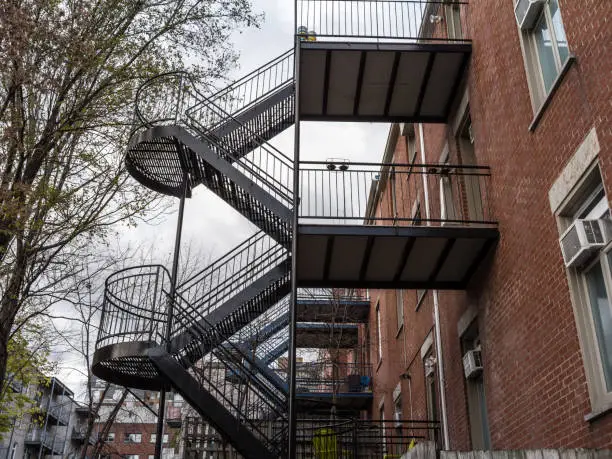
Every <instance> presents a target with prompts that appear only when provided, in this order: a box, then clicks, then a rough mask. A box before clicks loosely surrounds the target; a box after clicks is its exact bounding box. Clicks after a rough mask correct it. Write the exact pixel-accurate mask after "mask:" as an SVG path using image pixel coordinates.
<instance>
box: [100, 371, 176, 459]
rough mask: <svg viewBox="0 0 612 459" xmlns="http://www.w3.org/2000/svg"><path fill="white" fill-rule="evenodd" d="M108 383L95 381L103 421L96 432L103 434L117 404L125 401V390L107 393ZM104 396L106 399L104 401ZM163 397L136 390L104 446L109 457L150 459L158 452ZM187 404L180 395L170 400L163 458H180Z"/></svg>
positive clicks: (168, 401)
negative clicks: (183, 409)
mask: <svg viewBox="0 0 612 459" xmlns="http://www.w3.org/2000/svg"><path fill="white" fill-rule="evenodd" d="M104 387H105V383H104V382H103V381H101V380H99V379H97V378H95V379H94V381H93V398H94V400H96V401H98V400H99V401H100V403H101V406H100V409H99V422H97V423H96V424H95V430H96V431H98V432H100V433H102V432H103V430H104V427H105V423H106V420H107V419H108V417H109V416H110V415H111V413H112V412H113V410H114V409H115V406H116V404H117V403H119V402H120V401H121V398H122V395H123V391H124V388H123V387H120V386H111V387H110V388H109V389H108V390H107V391H106V392H104ZM102 394H105V395H104V398H102ZM158 407H159V394H158V393H157V392H152V391H144V390H133V391H132V392H131V393H129V394H128V395H127V396H126V398H125V400H124V401H123V403H121V406H120V408H119V411H118V412H117V414H116V416H115V418H114V421H113V423H112V425H111V426H110V429H109V430H108V435H107V436H106V441H105V444H104V447H103V455H104V457H107V458H109V459H110V458H128V459H150V458H152V457H154V453H155V439H156V437H157V435H156V433H157V416H156V413H157V409H158ZM182 407H183V401H182V399H181V398H180V396H174V397H170V399H169V400H166V416H167V422H166V424H165V427H164V438H163V443H162V448H163V449H162V458H165V459H174V458H175V457H180V456H181V454H180V448H181V444H180V432H179V428H180V424H181V422H180V421H181V417H182V416H181V409H182Z"/></svg>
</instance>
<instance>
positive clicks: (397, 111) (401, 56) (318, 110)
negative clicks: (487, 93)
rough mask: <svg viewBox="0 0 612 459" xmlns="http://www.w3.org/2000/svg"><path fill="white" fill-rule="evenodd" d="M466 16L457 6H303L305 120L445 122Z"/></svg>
mask: <svg viewBox="0 0 612 459" xmlns="http://www.w3.org/2000/svg"><path fill="white" fill-rule="evenodd" d="M466 14H467V3H466V2H464V1H453V0H450V1H449V0H434V1H430V0H298V1H297V21H298V26H299V30H298V37H299V38H300V40H299V48H300V49H299V67H298V69H299V70H298V78H299V80H298V81H299V84H298V90H299V101H300V113H299V116H300V119H301V120H304V121H308V120H320V121H323V120H327V121H334V120H336V121H387V122H388V121H398V122H399V121H403V122H424V123H425V122H429V123H444V122H446V121H447V120H448V116H449V113H450V110H451V105H452V103H453V100H454V98H455V94H456V92H457V89H458V87H459V85H460V83H461V81H462V79H463V78H464V75H465V70H466V68H467V64H468V61H469V57H470V54H471V50H472V46H471V41H470V40H469V35H468V33H467V30H466V27H465V26H464V25H462V24H465V22H466V21H465V18H466Z"/></svg>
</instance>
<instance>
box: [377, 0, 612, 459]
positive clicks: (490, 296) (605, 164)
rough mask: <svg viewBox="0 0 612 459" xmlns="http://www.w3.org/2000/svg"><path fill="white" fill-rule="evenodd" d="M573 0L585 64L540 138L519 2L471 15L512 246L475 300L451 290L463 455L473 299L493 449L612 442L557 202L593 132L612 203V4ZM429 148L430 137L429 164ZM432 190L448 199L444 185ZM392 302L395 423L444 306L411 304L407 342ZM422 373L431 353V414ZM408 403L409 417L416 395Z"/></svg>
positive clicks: (451, 365)
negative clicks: (582, 339)
mask: <svg viewBox="0 0 612 459" xmlns="http://www.w3.org/2000/svg"><path fill="white" fill-rule="evenodd" d="M559 1H560V4H561V13H562V16H563V21H564V26H565V30H566V33H567V37H568V42H569V46H570V51H571V52H572V53H573V54H575V55H576V58H577V61H576V63H575V64H574V65H573V66H572V67H571V68H570V69H569V72H568V73H567V75H566V76H565V78H564V79H563V81H562V83H561V85H560V87H559V89H558V90H557V92H556V93H555V94H554V96H553V97H552V99H551V103H550V105H549V107H548V108H547V109H546V111H545V112H544V114H543V116H542V119H541V121H540V122H539V124H538V125H537V127H536V128H535V130H534V131H533V132H529V130H528V127H529V125H530V124H531V122H532V120H533V118H534V113H533V110H532V107H531V102H530V98H529V91H528V86H527V79H526V74H525V70H524V63H523V57H522V54H521V47H520V42H519V34H518V30H517V27H516V22H515V19H514V12H513V2H512V1H511V0H486V1H482V0H481V1H472V2H471V4H470V8H469V15H468V18H469V22H470V24H469V29H470V31H471V37H472V39H473V56H472V59H471V65H470V70H469V79H468V87H469V94H470V112H471V117H472V127H473V132H474V137H475V139H476V140H475V144H474V146H475V151H476V157H477V159H478V162H479V163H480V164H482V165H489V166H491V170H492V180H491V182H490V187H489V190H488V192H489V197H490V199H491V206H492V211H493V214H494V216H495V217H496V218H497V220H498V221H499V229H500V233H501V240H500V242H499V245H498V247H497V249H496V251H495V253H494V254H493V256H492V259H491V260H489V261H488V262H487V263H486V264H485V266H484V267H483V269H482V270H481V272H480V273H478V275H477V276H476V278H475V279H473V282H472V284H471V287H470V290H469V291H467V292H441V293H440V314H441V320H442V328H441V330H442V342H443V352H444V359H445V363H446V365H445V373H446V393H447V401H448V403H447V408H448V417H449V431H450V437H451V447H452V448H454V449H469V448H470V447H471V445H470V436H469V426H468V420H467V402H466V398H465V381H464V377H463V369H462V364H461V350H460V346H459V336H458V335H457V321H458V320H459V318H460V317H461V315H462V314H463V313H464V312H465V310H466V308H467V306H468V305H469V304H472V305H475V306H476V307H477V309H478V321H479V329H480V336H481V339H482V342H483V357H484V366H485V372H484V380H485V389H486V395H487V409H488V415H489V423H490V430H491V438H492V443H493V448H494V449H512V448H541V447H591V448H596V447H612V414H608V415H604V416H602V417H601V418H599V419H598V420H595V421H592V422H590V423H589V422H586V421H585V420H584V416H585V415H587V414H588V413H589V412H590V411H591V408H590V403H589V397H588V391H587V385H586V378H585V373H584V367H583V361H582V357H581V353H580V348H579V343H578V336H577V330H576V325H575V321H574V316H573V311H572V306H571V302H570V296H569V289H568V284H567V278H566V273H565V270H564V268H563V263H562V258H561V252H560V250H559V244H558V237H559V234H558V229H557V225H556V221H555V218H554V216H553V215H552V213H551V210H550V205H549V201H548V191H549V189H550V187H551V185H552V184H553V182H554V180H555V179H556V178H557V176H558V175H559V174H560V172H561V171H562V169H563V167H564V165H565V164H566V163H567V161H568V160H569V158H570V157H571V155H572V154H573V153H574V152H575V151H576V149H577V148H578V146H579V145H580V143H581V142H582V141H583V139H584V138H585V137H586V135H587V133H588V132H589V131H590V130H591V128H592V127H595V128H596V130H597V136H598V139H599V143H600V146H601V151H600V154H599V163H600V166H601V169H602V175H603V179H604V185H605V187H606V190H607V193H608V196H610V193H612V175H611V174H612V123H611V121H612V116H611V114H612V104H611V102H610V101H611V100H612V52H611V47H610V46H611V45H610V43H611V42H612V26H611V25H610V20H611V18H612V1H607V0H559ZM416 131H417V135H418V129H416ZM424 140H425V150H426V154H427V158H426V159H427V161H428V162H437V161H438V159H439V157H440V154H441V152H442V150H443V148H444V145H445V144H446V142H447V141H448V142H449V149H450V158H451V162H460V158H458V156H457V148H456V145H455V144H454V141H453V138H452V136H451V134H450V133H449V127H448V126H443V125H427V126H424ZM400 143H401V139H400ZM419 145H420V143H419V141H418V140H417V146H418V147H419V156H418V158H417V162H420V146H419ZM396 160H398V159H397V158H396ZM401 162H405V160H404V159H402V160H401ZM432 195H433V196H432V198H435V195H436V193H435V190H433V193H432ZM434 201H435V200H434ZM431 206H432V213H433V214H434V215H435V214H436V213H438V212H439V209H438V208H439V205H438V204H437V203H436V202H432V204H431ZM407 293H408V292H407ZM406 296H410V295H406ZM372 297H373V298H374V299H375V298H376V294H373V295H372ZM383 297H384V298H385V306H384V307H383V300H381V311H384V313H385V319H384V322H385V321H386V322H388V324H387V325H385V332H384V333H385V335H384V337H383V341H384V342H383V344H385V341H386V345H387V347H388V348H389V350H388V355H389V358H388V359H387V361H386V362H385V359H383V364H382V365H381V367H380V368H379V370H378V373H375V382H374V387H375V392H376V400H375V403H374V410H376V407H377V403H378V400H379V399H380V397H381V396H382V394H383V393H384V394H385V395H386V400H389V403H387V404H386V406H387V405H388V408H387V413H386V414H387V415H388V416H390V415H391V413H392V411H391V409H392V408H391V404H392V403H391V397H392V395H391V394H392V391H393V388H394V387H395V385H396V384H397V382H398V378H399V374H401V373H402V372H403V371H405V370H406V368H405V366H404V365H405V363H404V361H403V360H402V359H403V358H404V357H403V355H402V354H401V353H399V352H398V351H397V348H400V349H401V347H400V346H401V345H404V346H405V348H406V354H407V356H408V359H411V357H412V356H413V355H415V353H418V351H419V348H420V345H421V344H422V342H423V339H424V337H425V336H426V335H427V332H428V330H429V329H430V328H431V326H432V324H433V320H432V312H431V298H427V299H426V303H427V304H424V305H423V306H421V308H420V309H419V311H418V312H415V311H414V307H413V305H409V304H408V301H406V302H405V305H404V306H405V313H404V314H405V322H406V324H405V326H404V331H403V332H404V333H407V335H406V336H407V337H408V339H407V341H406V343H402V342H401V340H396V339H395V335H394V332H397V329H396V328H397V327H396V326H395V323H396V312H395V302H394V294H393V293H392V292H385V293H382V292H381V298H383ZM373 323H374V322H371V325H372V324H373ZM374 331H375V328H371V332H372V333H374ZM373 336H374V335H373ZM372 341H373V346H375V339H373V340H372ZM373 350H374V352H375V351H376V349H375V347H374V348H373ZM384 352H385V356H386V355H387V351H384ZM373 355H375V354H373ZM373 363H375V362H373ZM419 366H421V367H422V362H420V355H418V356H417V357H416V359H415V360H414V361H413V363H412V364H411V365H409V366H408V371H409V373H410V374H411V385H412V392H413V396H412V399H413V412H415V408H414V407H415V406H418V407H419V409H421V410H422V409H424V408H423V407H424V406H425V402H424V393H421V391H423V387H422V385H423V379H422V378H423V376H422V375H423V370H422V368H418V367H419ZM404 387H405V386H404ZM406 390H407V389H404V394H406ZM403 403H404V414H405V416H407V414H406V413H407V410H408V409H409V408H408V406H406V403H407V397H405V396H404V397H403ZM421 413H423V414H424V411H421ZM415 417H417V415H416V414H415Z"/></svg>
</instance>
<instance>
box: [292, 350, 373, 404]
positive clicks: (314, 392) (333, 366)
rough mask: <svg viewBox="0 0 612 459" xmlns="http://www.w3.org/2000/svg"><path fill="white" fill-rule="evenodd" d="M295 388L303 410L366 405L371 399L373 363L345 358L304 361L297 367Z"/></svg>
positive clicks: (370, 402)
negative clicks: (346, 360)
mask: <svg viewBox="0 0 612 459" xmlns="http://www.w3.org/2000/svg"><path fill="white" fill-rule="evenodd" d="M296 372H297V373H296V391H297V396H298V401H299V404H300V408H301V409H300V411H302V412H310V413H315V412H320V411H323V412H327V413H329V410H330V408H331V407H332V406H335V407H336V410H341V411H360V410H365V409H368V408H369V407H370V406H371V404H372V400H373V394H372V388H371V377H372V367H371V366H370V365H364V364H359V363H346V362H333V363H332V362H329V361H324V362H322V361H316V362H303V363H300V364H298V366H297V369H296Z"/></svg>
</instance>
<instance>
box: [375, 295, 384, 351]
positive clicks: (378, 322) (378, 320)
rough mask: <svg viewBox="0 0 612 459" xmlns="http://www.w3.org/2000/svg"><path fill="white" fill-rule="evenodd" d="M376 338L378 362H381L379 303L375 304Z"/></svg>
mask: <svg viewBox="0 0 612 459" xmlns="http://www.w3.org/2000/svg"><path fill="white" fill-rule="evenodd" d="M376 338H377V340H378V343H377V345H378V361H379V362H380V361H381V360H382V356H383V351H382V330H381V324H380V303H376Z"/></svg>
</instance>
